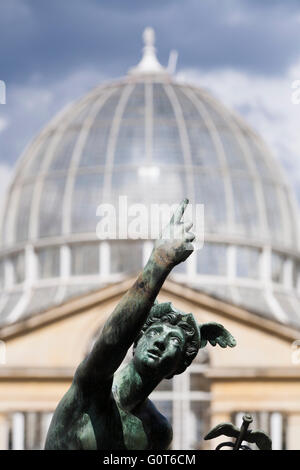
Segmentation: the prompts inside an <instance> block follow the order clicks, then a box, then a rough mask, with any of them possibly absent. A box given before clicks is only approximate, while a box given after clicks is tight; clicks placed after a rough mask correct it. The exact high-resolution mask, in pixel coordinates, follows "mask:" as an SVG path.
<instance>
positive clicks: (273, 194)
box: [262, 183, 283, 242]
mask: <svg viewBox="0 0 300 470" xmlns="http://www.w3.org/2000/svg"><path fill="white" fill-rule="evenodd" d="M262 188H263V193H264V199H265V206H266V213H267V221H268V225H269V230H270V234H271V237H272V238H274V240H276V241H279V242H281V241H282V238H283V230H282V227H283V219H282V216H281V210H280V205H279V201H278V192H277V188H276V186H275V185H273V184H270V183H264V184H263V186H262Z"/></svg>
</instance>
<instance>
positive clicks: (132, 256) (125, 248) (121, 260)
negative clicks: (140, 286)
mask: <svg viewBox="0 0 300 470" xmlns="http://www.w3.org/2000/svg"><path fill="white" fill-rule="evenodd" d="M110 252H111V261H110V263H111V266H110V271H111V273H113V274H114V273H129V274H136V273H137V272H139V271H140V270H141V269H142V267H143V242H134V243H130V242H129V241H126V240H124V241H116V242H112V243H111V246H110Z"/></svg>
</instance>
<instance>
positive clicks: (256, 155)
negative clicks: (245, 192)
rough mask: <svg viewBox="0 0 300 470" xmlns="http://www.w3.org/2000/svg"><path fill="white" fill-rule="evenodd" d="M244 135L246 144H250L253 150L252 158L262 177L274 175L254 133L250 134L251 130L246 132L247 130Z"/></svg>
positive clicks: (250, 148) (249, 146)
mask: <svg viewBox="0 0 300 470" xmlns="http://www.w3.org/2000/svg"><path fill="white" fill-rule="evenodd" d="M243 137H244V140H245V141H246V144H247V145H248V148H249V151H250V152H251V156H252V159H253V161H254V164H255V166H256V168H257V171H258V173H259V175H260V177H262V178H264V177H266V178H270V176H271V175H272V169H271V168H269V165H268V162H267V159H266V156H265V154H264V153H263V152H262V150H261V149H260V148H259V145H258V142H257V140H256V137H255V136H253V135H252V134H249V132H247V133H246V131H244V132H243Z"/></svg>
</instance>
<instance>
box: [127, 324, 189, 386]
mask: <svg viewBox="0 0 300 470" xmlns="http://www.w3.org/2000/svg"><path fill="white" fill-rule="evenodd" d="M185 341H186V338H185V335H184V332H183V330H182V329H181V328H179V327H177V326H176V325H175V326H173V325H169V324H167V323H154V324H153V325H151V326H150V327H149V328H148V329H147V330H146V331H145V333H144V334H143V336H142V337H141V338H140V340H139V342H138V344H137V346H136V348H135V353H134V358H133V361H134V364H135V366H136V369H137V370H138V371H139V372H140V373H141V374H142V375H143V374H149V373H150V374H153V375H155V377H157V376H158V377H160V378H161V379H162V378H164V377H168V376H169V375H172V373H174V372H175V371H176V369H177V368H178V366H179V364H180V362H181V359H182V355H183V351H184V347H185Z"/></svg>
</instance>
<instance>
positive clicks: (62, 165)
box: [49, 126, 79, 172]
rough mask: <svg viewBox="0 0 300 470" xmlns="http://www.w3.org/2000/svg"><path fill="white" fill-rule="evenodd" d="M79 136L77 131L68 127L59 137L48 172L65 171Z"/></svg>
mask: <svg viewBox="0 0 300 470" xmlns="http://www.w3.org/2000/svg"><path fill="white" fill-rule="evenodd" d="M78 136H79V129H77V128H75V129H73V128H72V126H69V127H68V128H67V130H65V131H64V132H63V133H62V135H61V136H60V139H59V142H58V144H57V146H56V147H55V149H54V154H53V156H52V159H51V163H50V166H49V171H50V172H51V170H53V171H55V170H66V169H68V167H69V165H70V160H71V158H72V154H73V150H74V147H75V144H76V142H77V139H78Z"/></svg>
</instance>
